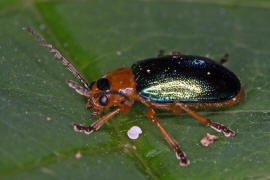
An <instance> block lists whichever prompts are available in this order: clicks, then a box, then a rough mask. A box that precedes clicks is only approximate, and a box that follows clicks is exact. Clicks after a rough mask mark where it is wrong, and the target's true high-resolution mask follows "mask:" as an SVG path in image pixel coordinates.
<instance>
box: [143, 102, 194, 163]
mask: <svg viewBox="0 0 270 180" xmlns="http://www.w3.org/2000/svg"><path fill="white" fill-rule="evenodd" d="M147 115H148V118H149V120H150V121H152V122H153V123H155V124H156V125H157V127H158V128H159V130H160V132H161V133H162V135H163V136H164V138H165V139H166V141H167V142H168V143H169V145H170V146H171V148H172V149H173V150H174V151H175V153H176V158H177V159H179V160H180V166H185V167H187V166H188V165H189V164H190V161H189V160H188V159H187V158H186V155H185V153H184V152H183V151H182V150H181V149H180V147H179V145H178V143H177V142H176V141H175V140H174V139H173V138H172V137H171V136H170V135H169V133H168V132H167V131H166V130H165V129H164V127H163V126H162V125H161V124H160V122H159V121H158V119H157V116H156V113H155V111H154V109H153V108H151V107H149V108H148V112H147Z"/></svg>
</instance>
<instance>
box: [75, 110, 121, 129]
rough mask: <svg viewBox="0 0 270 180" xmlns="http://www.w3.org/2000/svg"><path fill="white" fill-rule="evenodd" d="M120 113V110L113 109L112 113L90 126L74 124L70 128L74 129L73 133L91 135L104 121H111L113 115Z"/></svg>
mask: <svg viewBox="0 0 270 180" xmlns="http://www.w3.org/2000/svg"><path fill="white" fill-rule="evenodd" d="M119 112H120V108H117V109H115V110H114V111H112V112H109V113H108V114H106V115H105V116H103V117H101V118H100V119H99V120H97V121H96V122H94V123H93V124H92V125H91V126H81V125H78V124H75V123H72V124H71V126H72V127H73V128H74V131H77V132H84V133H85V134H91V133H92V132H93V131H97V130H98V129H99V128H100V127H101V126H102V125H103V124H104V123H105V122H106V121H108V120H109V119H111V118H112V117H113V116H114V115H116V114H118V113H119Z"/></svg>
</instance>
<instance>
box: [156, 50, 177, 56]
mask: <svg viewBox="0 0 270 180" xmlns="http://www.w3.org/2000/svg"><path fill="white" fill-rule="evenodd" d="M181 54H182V53H181V52H179V51H170V52H168V55H181ZM157 56H158V57H161V56H165V51H164V50H159V52H158V55H157Z"/></svg>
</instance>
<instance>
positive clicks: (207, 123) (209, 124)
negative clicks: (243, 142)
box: [175, 103, 236, 137]
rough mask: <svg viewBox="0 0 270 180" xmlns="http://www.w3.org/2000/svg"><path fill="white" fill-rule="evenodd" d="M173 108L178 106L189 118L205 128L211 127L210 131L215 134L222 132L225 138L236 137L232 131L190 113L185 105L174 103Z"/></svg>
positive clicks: (192, 112)
mask: <svg viewBox="0 0 270 180" xmlns="http://www.w3.org/2000/svg"><path fill="white" fill-rule="evenodd" d="M175 106H179V107H180V108H182V109H183V110H184V111H186V112H187V113H189V114H190V115H191V116H193V117H194V118H195V119H198V120H199V121H201V122H202V123H203V124H204V125H205V126H207V127H211V128H212V129H214V130H215V131H217V132H222V133H223V134H224V135H225V136H226V137H229V136H235V135H236V133H235V132H234V131H233V130H231V129H229V128H227V127H226V126H224V125H223V124H220V123H216V122H212V121H211V120H210V119H207V118H205V117H203V116H201V115H199V114H197V113H196V112H194V111H192V110H191V109H190V108H189V107H188V106H187V105H185V104H183V103H175Z"/></svg>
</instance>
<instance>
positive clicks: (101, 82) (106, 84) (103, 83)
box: [97, 78, 110, 91]
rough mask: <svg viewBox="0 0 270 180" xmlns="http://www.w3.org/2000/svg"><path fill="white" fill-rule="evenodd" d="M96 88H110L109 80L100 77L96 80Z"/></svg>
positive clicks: (103, 89) (102, 89)
mask: <svg viewBox="0 0 270 180" xmlns="http://www.w3.org/2000/svg"><path fill="white" fill-rule="evenodd" d="M97 88H98V89H99V90H101V91H105V90H109V89H110V82H109V80H108V79H106V78H100V79H99V80H98V81H97Z"/></svg>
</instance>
